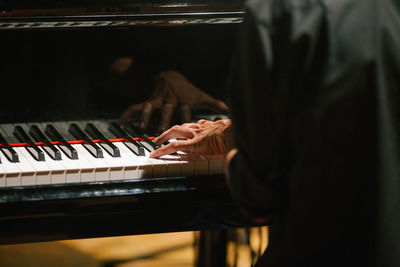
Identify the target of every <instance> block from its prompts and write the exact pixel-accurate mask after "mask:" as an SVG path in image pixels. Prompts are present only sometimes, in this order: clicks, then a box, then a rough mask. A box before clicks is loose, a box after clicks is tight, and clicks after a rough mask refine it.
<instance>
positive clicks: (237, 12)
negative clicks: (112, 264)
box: [0, 0, 253, 244]
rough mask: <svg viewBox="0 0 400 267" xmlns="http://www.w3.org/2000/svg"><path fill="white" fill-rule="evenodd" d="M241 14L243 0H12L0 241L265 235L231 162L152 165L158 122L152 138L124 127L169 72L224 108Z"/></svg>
mask: <svg viewBox="0 0 400 267" xmlns="http://www.w3.org/2000/svg"><path fill="white" fill-rule="evenodd" d="M242 15H243V7H242V1H238V0H229V1H227V0H220V1H199V0H191V1H178V0H177V1H138V0H135V1H107V0H103V1H89V0H87V1H46V0H43V1H35V2H32V1H7V0H5V1H4V0H3V1H1V0H0V36H1V37H0V38H1V39H2V40H3V41H2V62H1V64H0V79H1V83H0V88H1V92H2V96H1V98H2V101H1V105H0V150H1V152H0V160H1V163H0V227H1V229H2V231H1V232H0V243H2V244H5V243H19V242H34V241H48V240H60V239H71V238H85V237H98V236H115V235H128V234H142V233H156V232H171V231H187V230H207V229H226V228H230V227H238V226H250V225H253V224H252V223H251V222H250V221H249V220H248V218H246V217H245V216H243V215H242V214H241V213H240V211H239V210H238V209H237V207H236V206H235V204H234V202H233V201H232V199H231V197H230V194H229V191H228V189H227V185H226V183H225V179H224V176H223V175H222V171H223V168H224V163H223V161H222V160H220V159H212V158H204V157H203V158H188V157H186V155H184V154H180V153H178V154H175V155H170V156H166V157H165V158H163V159H151V158H149V157H148V155H149V153H150V152H151V151H152V149H154V144H152V141H151V139H152V138H153V137H154V136H155V135H156V134H157V133H156V126H157V119H158V118H159V117H158V115H159V114H157V112H155V113H154V116H153V117H154V120H153V121H154V123H153V124H154V125H155V126H154V127H153V128H152V127H150V128H149V129H148V130H147V131H146V132H137V131H135V127H134V123H132V124H127V125H117V124H115V119H116V118H118V116H119V115H120V114H121V112H123V110H124V109H126V108H127V107H128V106H129V105H132V104H133V103H139V102H142V101H144V100H145V99H147V98H148V97H149V96H150V95H151V93H152V86H151V84H152V83H151V81H152V79H153V77H154V76H155V75H156V74H157V73H159V72H161V71H165V70H171V69H172V70H175V71H178V72H180V73H182V74H183V75H184V76H185V77H187V79H188V80H190V81H191V82H192V83H193V84H195V85H196V86H198V87H199V88H201V89H202V90H204V91H206V92H207V93H209V94H211V95H213V96H215V97H217V98H220V99H223V97H224V95H225V92H224V88H225V82H226V79H227V77H228V73H229V64H230V60H231V56H232V51H233V50H234V43H235V39H236V31H237V26H238V25H239V24H240V23H241V21H242ZM4 40H6V41H4ZM126 57H129V58H131V59H133V60H132V61H133V62H134V64H133V65H132V66H131V67H130V68H129V69H128V71H127V72H125V73H123V74H118V75H116V74H115V73H114V74H113V73H110V71H109V66H110V65H111V64H112V63H113V62H114V61H115V60H116V59H118V58H126ZM204 116H205V117H206V118H210V119H217V118H220V117H221V116H220V115H218V114H212V113H211V112H209V111H198V112H197V111H193V119H194V120H196V119H199V118H204ZM207 116H208V117H207ZM176 117H177V118H175V120H174V123H179V119H178V118H179V116H178V115H177V116H176ZM136 130H137V129H136ZM171 141H174V140H171Z"/></svg>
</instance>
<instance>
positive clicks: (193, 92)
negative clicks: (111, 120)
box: [118, 71, 228, 131]
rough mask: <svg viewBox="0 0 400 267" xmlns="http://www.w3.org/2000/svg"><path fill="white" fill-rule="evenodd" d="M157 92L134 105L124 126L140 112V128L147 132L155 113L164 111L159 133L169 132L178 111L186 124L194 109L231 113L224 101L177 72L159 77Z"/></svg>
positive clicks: (167, 72)
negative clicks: (173, 117) (172, 119)
mask: <svg viewBox="0 0 400 267" xmlns="http://www.w3.org/2000/svg"><path fill="white" fill-rule="evenodd" d="M154 85H155V91H154V93H153V95H152V96H151V97H150V98H149V99H148V100H147V101H146V102H144V103H139V104H135V105H132V106H130V107H129V108H128V109H127V110H125V111H124V112H123V113H122V115H121V116H120V118H119V121H118V122H119V123H120V124H123V123H124V122H126V121H127V120H129V119H130V118H131V117H133V116H134V115H136V114H138V113H140V112H141V113H142V114H141V119H140V122H139V127H140V128H141V129H142V130H145V129H146V128H147V126H148V124H149V120H150V117H151V113H152V112H153V110H160V111H161V123H160V127H159V130H160V131H165V130H166V129H168V127H169V125H170V123H171V118H172V115H173V113H174V110H175V109H176V108H178V109H179V111H180V113H181V120H182V122H190V120H191V109H192V108H205V109H212V110H214V111H216V112H221V113H227V111H228V107H227V106H226V105H225V103H224V102H222V101H220V100H217V99H215V98H213V97H211V96H210V95H208V94H206V93H205V92H203V91H201V90H200V89H199V88H197V87H196V86H194V85H193V84H192V83H191V82H189V81H188V80H187V79H186V78H185V77H184V76H183V75H182V74H180V73H178V72H176V71H166V72H162V73H160V74H159V75H157V77H156V78H155V84H154Z"/></svg>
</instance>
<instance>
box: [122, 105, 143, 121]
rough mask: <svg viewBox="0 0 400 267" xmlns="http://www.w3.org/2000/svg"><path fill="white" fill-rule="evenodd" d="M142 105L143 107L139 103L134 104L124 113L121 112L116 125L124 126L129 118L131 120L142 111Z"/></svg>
mask: <svg viewBox="0 0 400 267" xmlns="http://www.w3.org/2000/svg"><path fill="white" fill-rule="evenodd" d="M143 105H144V104H143V103H140V104H135V105H132V106H130V107H128V108H127V109H126V110H125V111H124V112H122V114H121V115H120V117H119V119H118V120H117V123H118V124H119V125H122V124H124V123H125V122H126V121H128V120H129V119H130V118H132V117H133V116H135V115H136V114H138V113H139V111H140V110H142V109H143Z"/></svg>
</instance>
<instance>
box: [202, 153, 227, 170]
mask: <svg viewBox="0 0 400 267" xmlns="http://www.w3.org/2000/svg"><path fill="white" fill-rule="evenodd" d="M205 158H206V159H207V160H208V173H209V174H219V173H223V172H224V168H223V167H224V159H223V158H221V157H215V156H205Z"/></svg>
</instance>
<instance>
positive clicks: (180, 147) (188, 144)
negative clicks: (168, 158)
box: [150, 140, 193, 158]
mask: <svg viewBox="0 0 400 267" xmlns="http://www.w3.org/2000/svg"><path fill="white" fill-rule="evenodd" d="M192 150H193V141H192V140H185V141H177V142H172V143H169V144H168V145H166V146H163V147H160V148H159V149H156V150H154V151H153V152H151V153H150V158H158V157H161V156H164V155H168V154H171V153H175V152H177V151H182V152H192Z"/></svg>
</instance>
